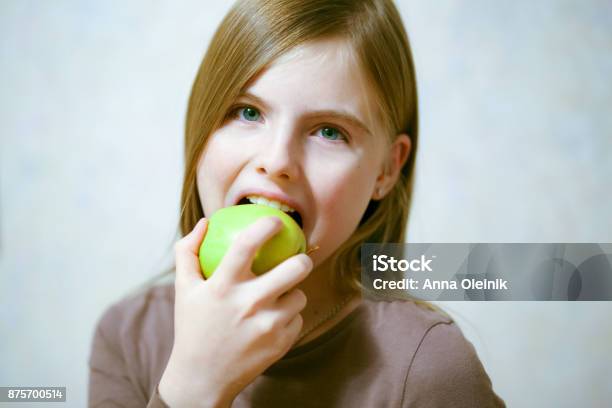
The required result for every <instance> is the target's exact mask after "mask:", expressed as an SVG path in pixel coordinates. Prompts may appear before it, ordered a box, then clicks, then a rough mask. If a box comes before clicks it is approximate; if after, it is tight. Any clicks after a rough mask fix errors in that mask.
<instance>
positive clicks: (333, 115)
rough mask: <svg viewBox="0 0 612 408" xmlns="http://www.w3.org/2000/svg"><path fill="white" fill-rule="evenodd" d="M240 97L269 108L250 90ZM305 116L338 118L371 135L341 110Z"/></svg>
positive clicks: (329, 110)
mask: <svg viewBox="0 0 612 408" xmlns="http://www.w3.org/2000/svg"><path fill="white" fill-rule="evenodd" d="M240 98H245V99H251V100H253V101H254V102H255V103H256V104H258V105H260V106H262V107H263V108H264V109H265V110H270V105H268V104H267V103H266V102H265V101H264V100H263V99H261V98H260V97H259V96H257V95H253V94H252V93H250V92H241V93H240V94H238V98H237V99H240ZM306 117H307V118H310V119H314V118H319V117H331V118H335V119H339V120H342V121H345V122H347V123H350V124H351V125H352V126H354V127H357V128H359V129H361V130H362V131H364V132H365V133H367V134H368V135H372V132H371V131H370V129H369V128H368V127H367V126H366V125H365V124H364V123H363V122H362V121H360V120H359V119H357V117H355V115H352V114H350V113H348V112H343V111H338V110H333V109H322V110H315V111H310V112H308V114H307V115H306Z"/></svg>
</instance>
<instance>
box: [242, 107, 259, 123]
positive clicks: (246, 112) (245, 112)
mask: <svg viewBox="0 0 612 408" xmlns="http://www.w3.org/2000/svg"><path fill="white" fill-rule="evenodd" d="M238 112H239V115H240V116H241V117H242V118H244V119H245V120H248V121H249V122H255V121H257V120H259V117H260V116H261V114H260V113H259V111H258V110H257V109H255V108H251V107H250V106H245V107H244V108H240V109H239V110H238Z"/></svg>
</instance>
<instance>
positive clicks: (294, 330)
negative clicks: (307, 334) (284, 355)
mask: <svg viewBox="0 0 612 408" xmlns="http://www.w3.org/2000/svg"><path fill="white" fill-rule="evenodd" d="M303 326H304V318H303V317H302V315H301V314H299V313H298V314H296V315H295V316H294V317H293V319H291V321H290V322H289V324H287V326H286V330H287V336H288V337H289V338H291V339H292V341H291V343H293V342H294V341H295V340H297V338H298V336H299V335H300V332H301V331H302V327H303Z"/></svg>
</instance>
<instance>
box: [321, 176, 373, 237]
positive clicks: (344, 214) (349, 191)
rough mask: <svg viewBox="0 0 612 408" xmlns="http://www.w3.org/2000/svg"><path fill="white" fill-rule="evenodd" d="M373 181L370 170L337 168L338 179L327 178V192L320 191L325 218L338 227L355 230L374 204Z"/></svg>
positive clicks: (325, 190)
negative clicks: (372, 198)
mask: <svg viewBox="0 0 612 408" xmlns="http://www.w3.org/2000/svg"><path fill="white" fill-rule="evenodd" d="M371 178H373V177H372V175H371V172H370V171H368V170H367V168H366V167H362V166H358V165H353V166H350V167H348V168H345V169H338V168H336V169H335V176H334V177H327V182H326V183H324V184H323V186H324V190H322V191H320V193H321V196H320V201H319V204H320V211H321V215H322V216H323V217H324V218H325V219H326V220H327V221H328V222H329V223H330V224H333V225H334V227H335V228H341V229H345V230H346V229H349V230H351V231H352V230H353V229H355V228H356V227H357V225H358V224H359V221H360V220H361V217H362V215H363V213H364V211H365V209H366V207H367V205H368V203H369V201H370V197H371V189H372V185H373V181H371V180H370V179H371ZM322 179H324V180H325V178H322ZM340 224H341V225H340Z"/></svg>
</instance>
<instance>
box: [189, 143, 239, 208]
mask: <svg viewBox="0 0 612 408" xmlns="http://www.w3.org/2000/svg"><path fill="white" fill-rule="evenodd" d="M218 136H220V135H218ZM218 136H217V137H214V135H213V136H211V138H210V139H209V140H208V142H207V145H206V149H205V150H204V153H203V154H202V158H201V160H200V163H199V166H198V173H197V184H198V191H199V196H200V202H201V203H202V206H203V209H204V213H205V214H210V213H212V212H214V211H215V210H216V209H218V208H221V207H223V204H224V203H223V201H224V198H225V197H224V194H225V193H224V192H225V191H227V189H228V187H229V184H230V181H231V180H232V177H233V175H234V173H236V171H237V170H236V169H235V167H236V163H237V160H236V159H237V158H235V157H233V156H235V155H236V153H235V151H236V149H235V148H234V147H233V146H231V145H230V144H228V143H223V140H222V139H221V138H219V137H218Z"/></svg>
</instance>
